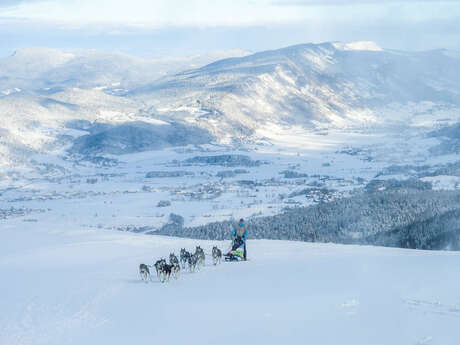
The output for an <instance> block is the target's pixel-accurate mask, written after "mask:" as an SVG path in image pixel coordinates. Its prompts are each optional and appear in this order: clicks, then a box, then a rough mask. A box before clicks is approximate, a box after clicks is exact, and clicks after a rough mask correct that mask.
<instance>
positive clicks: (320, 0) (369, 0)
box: [272, 0, 460, 7]
mask: <svg viewBox="0 0 460 345" xmlns="http://www.w3.org/2000/svg"><path fill="white" fill-rule="evenodd" d="M391 3H399V4H417V3H436V4H439V3H460V0H285V1H284V0H279V1H273V2H272V4H273V5H275V6H280V7H283V6H286V7H292V6H355V5H366V4H373V5H376V4H377V5H383V6H384V5H387V4H391Z"/></svg>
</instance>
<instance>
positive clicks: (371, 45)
mask: <svg viewBox="0 0 460 345" xmlns="http://www.w3.org/2000/svg"><path fill="white" fill-rule="evenodd" d="M333 46H334V47H335V48H336V49H339V50H369V51H382V50H383V49H382V48H380V47H379V45H378V44H377V43H375V42H372V41H356V42H348V43H343V42H335V43H333Z"/></svg>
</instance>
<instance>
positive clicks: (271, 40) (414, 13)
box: [0, 0, 460, 56]
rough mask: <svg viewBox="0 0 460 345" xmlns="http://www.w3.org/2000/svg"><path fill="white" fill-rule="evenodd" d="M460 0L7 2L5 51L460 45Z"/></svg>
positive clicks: (0, 26)
mask: <svg viewBox="0 0 460 345" xmlns="http://www.w3.org/2000/svg"><path fill="white" fill-rule="evenodd" d="M459 37H460V0H445V1H442V0H441V1H440V0H0V55H2V56H5V55H9V54H11V53H12V52H13V51H14V50H15V49H17V48H22V47H35V46H44V47H53V48H61V49H67V50H69V49H70V50H73V49H104V50H118V51H122V52H126V53H131V54H134V55H141V56H158V55H183V54H191V53H196V52H203V51H209V50H222V49H231V48H242V49H247V50H252V51H258V50H264V49H273V48H279V47H284V46H288V45H291V44H297V43H306V42H324V41H356V40H372V41H375V42H377V43H378V44H379V45H380V46H382V47H385V48H394V49H405V50H424V49H434V48H448V49H456V50H460V40H459Z"/></svg>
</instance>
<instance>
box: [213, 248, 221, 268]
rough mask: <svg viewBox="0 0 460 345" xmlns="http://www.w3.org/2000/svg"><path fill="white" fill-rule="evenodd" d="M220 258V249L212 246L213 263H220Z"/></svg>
mask: <svg viewBox="0 0 460 345" xmlns="http://www.w3.org/2000/svg"><path fill="white" fill-rule="evenodd" d="M221 260H222V251H221V250H220V249H219V248H217V247H215V246H214V247H212V262H213V264H214V266H215V265H217V264H220V261H221Z"/></svg>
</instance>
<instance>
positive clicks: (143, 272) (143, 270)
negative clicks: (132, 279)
mask: <svg viewBox="0 0 460 345" xmlns="http://www.w3.org/2000/svg"><path fill="white" fill-rule="evenodd" d="M139 275H140V276H141V279H142V280H144V281H145V282H147V281H148V280H151V279H150V270H149V267H148V266H147V265H146V264H140V265H139Z"/></svg>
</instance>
